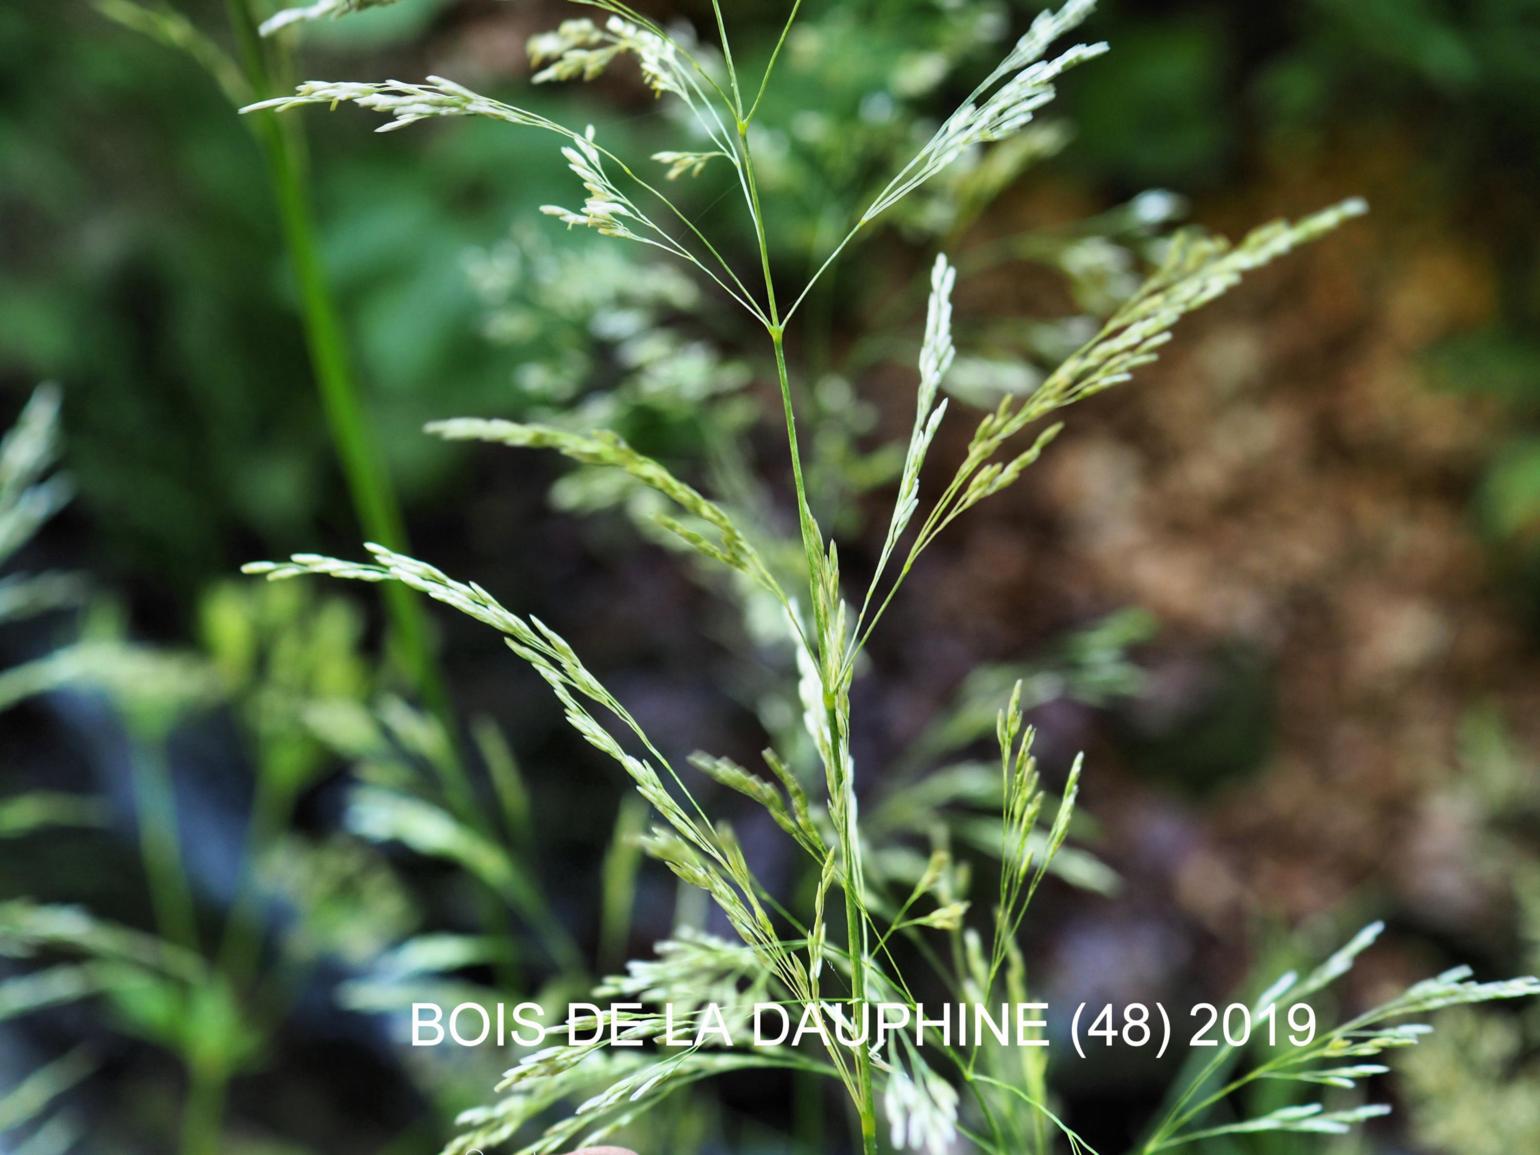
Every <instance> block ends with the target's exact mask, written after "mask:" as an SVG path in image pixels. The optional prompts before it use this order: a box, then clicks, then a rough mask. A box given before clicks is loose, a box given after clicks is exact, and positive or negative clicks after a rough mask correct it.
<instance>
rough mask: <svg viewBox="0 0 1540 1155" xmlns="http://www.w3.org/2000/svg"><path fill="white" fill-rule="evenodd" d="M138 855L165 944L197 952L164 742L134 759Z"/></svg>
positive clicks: (152, 746)
mask: <svg viewBox="0 0 1540 1155" xmlns="http://www.w3.org/2000/svg"><path fill="white" fill-rule="evenodd" d="M134 800H135V805H136V807H137V809H138V820H139V821H138V824H139V853H140V856H141V858H142V859H143V862H144V872H145V875H146V877H147V878H148V881H149V884H150V905H151V907H152V908H153V910H154V912H155V925H156V928H157V929H158V930H159V931H160V935H161V937H162V938H164V939H165V940H166V941H167V942H170V943H175V944H176V945H177V946H180V947H184V948H185V949H187V950H190V951H193V952H196V951H197V950H198V920H197V915H196V913H195V910H194V906H193V898H192V890H191V888H190V887H189V886H188V884H187V871H186V870H185V869H184V868H183V866H182V849H181V841H180V838H179V836H178V833H177V817H176V795H175V792H174V790H173V788H172V784H171V770H170V767H169V766H168V765H167V764H166V750H165V746H164V743H163V742H160V741H157V742H155V743H152V744H150V745H149V746H147V747H146V748H145V749H144V750H143V751H141V752H140V754H139V756H138V757H137V758H135V760H134Z"/></svg>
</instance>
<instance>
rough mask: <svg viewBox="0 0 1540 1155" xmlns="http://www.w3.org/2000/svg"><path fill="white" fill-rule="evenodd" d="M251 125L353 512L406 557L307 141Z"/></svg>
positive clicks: (408, 600) (441, 706)
mask: <svg viewBox="0 0 1540 1155" xmlns="http://www.w3.org/2000/svg"><path fill="white" fill-rule="evenodd" d="M226 7H227V9H228V11H229V15H230V23H231V25H232V26H233V28H234V30H235V36H236V40H237V42H238V43H239V46H240V52H241V65H242V69H243V71H244V72H245V74H246V79H247V82H248V83H249V84H250V85H251V88H252V91H253V92H254V93H256V94H257V95H258V96H259V97H266V96H269V95H271V94H272V91H273V87H274V85H273V69H272V67H271V58H270V56H269V53H268V50H267V45H266V44H265V43H264V42H263V40H262V37H261V36H260V34H259V33H258V32H257V22H256V18H255V17H254V15H253V14H252V11H251V4H250V0H227V4H226ZM251 123H252V127H253V130H254V131H255V133H256V135H257V139H258V141H259V143H260V144H261V146H262V155H263V159H264V161H265V162H266V165H267V172H268V179H269V181H270V183H271V184H272V189H273V195H274V197H275V199H276V200H277V203H278V214H279V219H280V223H281V225H282V229H283V238H284V244H285V247H286V248H287V250H288V254H289V260H290V263H291V265H292V266H293V270H294V279H295V282H296V284H297V287H298V289H299V299H300V313H301V320H302V322H303V325H304V330H305V341H306V344H307V346H308V348H309V351H310V360H311V365H312V367H313V369H314V371H315V377H316V385H317V387H318V389H319V391H320V395H321V405H322V408H323V409H324V411H325V413H326V422H327V427H328V429H329V431H330V433H331V438H332V443H333V446H334V447H335V449H336V452H337V459H338V462H339V464H340V465H341V467H342V473H343V477H344V480H345V481H346V484H347V487H348V495H349V497H350V498H351V500H352V503H353V508H354V512H355V514H356V515H357V517H358V521H359V525H360V527H361V528H362V529H363V531H364V534H365V535H366V536H367V537H368V538H369V539H370V540H371V541H375V542H378V543H379V544H380V545H383V546H386V547H388V548H390V549H394V550H401V551H405V550H406V549H407V538H406V530H405V524H404V522H403V520H402V517H401V508H400V505H399V503H398V501H397V499H396V494H395V490H394V489H393V488H392V486H391V484H390V478H389V476H388V474H387V472H386V470H385V467H384V464H383V461H382V457H381V454H380V452H379V448H378V446H377V445H376V444H375V440H374V436H373V434H372V433H371V432H370V429H369V425H368V422H367V420H366V419H365V417H364V409H363V404H362V402H361V400H360V398H359V391H358V388H357V385H356V383H355V381H354V378H353V372H352V367H351V365H350V363H349V360H348V352H347V342H346V339H345V338H344V336H343V331H342V322H341V319H340V317H339V314H338V311H337V306H336V301H335V299H334V297H333V295H332V292H331V289H330V286H328V284H327V282H326V274H325V270H324V268H323V266H322V263H321V256H320V246H319V244H318V242H317V237H316V227H315V219H314V215H313V213H312V211H311V206H310V201H309V198H308V197H307V195H306V191H305V156H304V141H303V139H302V138H301V137H300V136H299V135H298V129H297V128H296V127H295V126H294V125H293V124H292V123H291V122H289V121H285V120H283V119H282V118H279V117H259V118H256V119H254V120H253V121H252V122H251ZM384 594H385V603H386V610H387V613H388V614H389V616H390V627H391V636H392V641H393V643H394V648H395V650H396V654H397V658H398V660H399V661H400V662H401V664H402V665H403V666H404V667H405V669H406V670H407V672H408V673H409V675H410V676H411V677H412V679H413V680H414V681H415V683H416V686H417V689H418V691H419V692H420V693H421V694H422V695H423V698H424V700H426V701H427V702H428V704H429V706H430V707H431V708H432V709H433V710H434V712H435V713H437V714H438V715H439V716H440V717H441V718H443V719H444V720H445V722H446V724H448V722H449V720H450V719H451V717H452V715H451V714H450V712H449V700H448V696H447V694H446V693H445V690H444V684H443V679H442V677H441V675H440V673H439V670H438V666H437V664H436V662H435V661H434V658H433V655H432V651H431V649H430V647H429V644H428V630H427V623H426V618H425V617H424V615H423V613H422V607H421V605H420V604H419V603H418V602H417V600H416V598H415V596H414V595H413V594H412V592H411V591H410V590H408V589H407V588H406V587H405V586H402V585H400V584H399V583H395V582H392V583H389V584H388V585H387V587H386V589H385V591H384ZM451 733H453V729H451Z"/></svg>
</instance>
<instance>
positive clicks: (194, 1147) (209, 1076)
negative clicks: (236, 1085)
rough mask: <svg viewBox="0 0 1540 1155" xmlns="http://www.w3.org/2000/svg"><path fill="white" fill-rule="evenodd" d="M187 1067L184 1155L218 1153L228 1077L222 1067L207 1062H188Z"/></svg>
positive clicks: (183, 1127)
mask: <svg viewBox="0 0 1540 1155" xmlns="http://www.w3.org/2000/svg"><path fill="white" fill-rule="evenodd" d="M187 1071H188V1078H189V1083H188V1087H187V1105H186V1107H185V1109H184V1110H183V1114H182V1146H181V1155H219V1153H220V1141H219V1140H220V1131H221V1130H222V1126H223V1120H224V1113H225V1090H226V1088H227V1087H228V1086H229V1079H228V1078H227V1077H226V1075H225V1072H224V1070H223V1068H220V1067H217V1066H213V1065H210V1064H208V1063H200V1062H193V1063H189V1064H188V1068H187Z"/></svg>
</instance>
